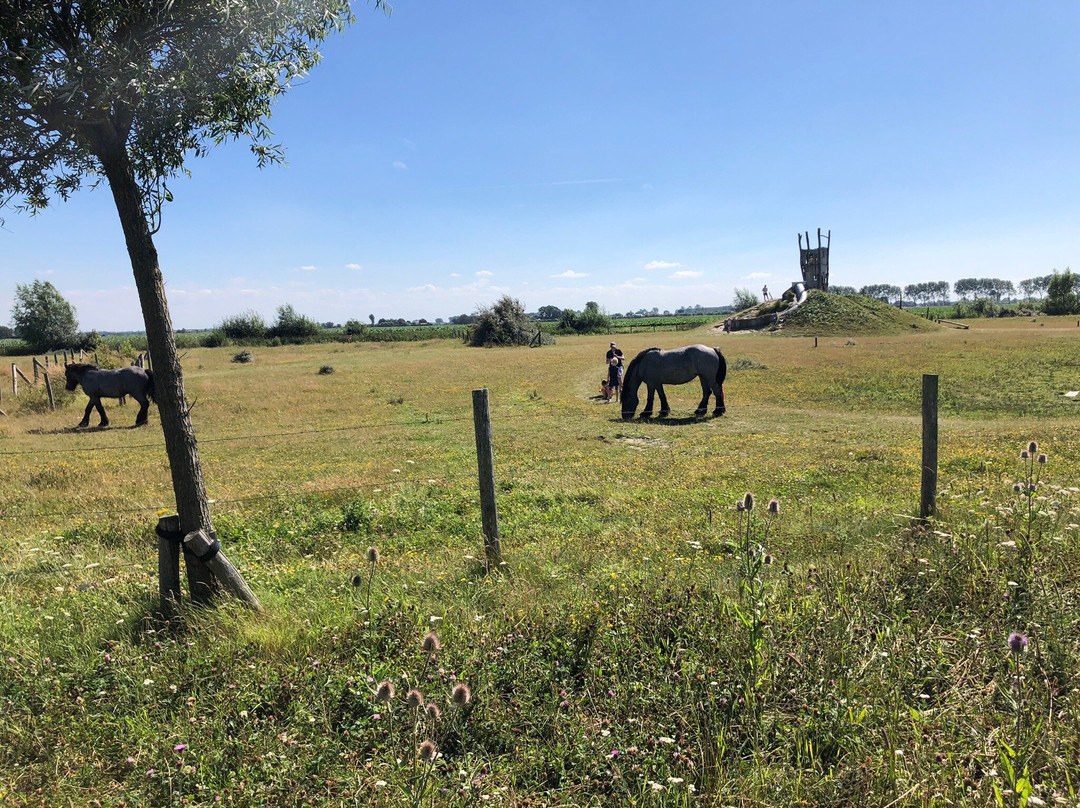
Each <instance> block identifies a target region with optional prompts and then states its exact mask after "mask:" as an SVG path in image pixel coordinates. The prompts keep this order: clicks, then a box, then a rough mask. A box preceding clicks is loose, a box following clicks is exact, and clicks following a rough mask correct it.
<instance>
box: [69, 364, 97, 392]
mask: <svg viewBox="0 0 1080 808" xmlns="http://www.w3.org/2000/svg"><path fill="white" fill-rule="evenodd" d="M96 369H97V365H87V364H79V363H78V362H72V363H71V364H68V365H64V376H65V377H66V378H67V384H65V385H64V387H66V388H67V391H68V392H69V393H73V392H75V388H76V387H78V386H79V382H81V381H82V377H83V376H84V375H85V374H86V372H87V371H88V370H96Z"/></svg>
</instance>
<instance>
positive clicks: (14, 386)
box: [11, 362, 19, 396]
mask: <svg viewBox="0 0 1080 808" xmlns="http://www.w3.org/2000/svg"><path fill="white" fill-rule="evenodd" d="M17 370H18V368H17V367H15V363H14V362H12V363H11V395H13V396H18V395H19V377H18V376H17V375H16V371H17Z"/></svg>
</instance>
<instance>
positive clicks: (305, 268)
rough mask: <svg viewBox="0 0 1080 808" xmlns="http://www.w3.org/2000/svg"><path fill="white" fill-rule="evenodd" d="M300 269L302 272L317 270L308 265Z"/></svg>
mask: <svg viewBox="0 0 1080 808" xmlns="http://www.w3.org/2000/svg"><path fill="white" fill-rule="evenodd" d="M300 269H302V270H304V272H314V271H315V270H316V269H318V267H315V266H311V265H310V264H308V265H307V266H302V267H300Z"/></svg>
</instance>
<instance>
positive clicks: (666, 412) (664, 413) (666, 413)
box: [657, 410, 671, 418]
mask: <svg viewBox="0 0 1080 808" xmlns="http://www.w3.org/2000/svg"><path fill="white" fill-rule="evenodd" d="M669 415H671V412H670V411H669V410H660V414H659V415H658V416H657V417H658V418H667V417H668V416H669Z"/></svg>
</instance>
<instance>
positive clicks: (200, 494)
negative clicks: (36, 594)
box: [96, 142, 221, 603]
mask: <svg viewBox="0 0 1080 808" xmlns="http://www.w3.org/2000/svg"><path fill="white" fill-rule="evenodd" d="M96 145H97V146H98V149H97V156H98V159H99V160H100V161H101V165H102V168H103V169H104V172H105V177H106V178H107V180H108V182H109V188H110V189H111V190H112V195H113V200H114V201H115V203H116V211H117V213H118V214H119V215H120V224H121V225H122V226H123V228H124V237H125V239H126V241H127V249H128V256H129V257H130V258H131V269H132V272H133V273H134V275H135V287H136V289H137V290H138V292H139V303H140V305H141V306H142V312H143V323H144V324H145V326H146V342H147V347H148V349H149V352H150V357H151V362H152V364H153V368H154V400H155V401H156V403H157V405H158V411H159V413H160V415H161V429H162V432H164V433H165V451H166V452H167V454H168V456H169V468H170V469H171V471H172V481H173V493H174V494H175V496H176V509H177V514H178V515H179V517H180V530H181V532H183V533H191V532H193V531H196V530H203V531H206V532H207V533H209V532H210V531H211V530H212V529H213V528H212V524H211V521H210V506H209V504H208V503H207V501H206V489H205V487H204V486H203V476H202V466H201V464H200V463H199V450H198V446H197V444H196V441H195V432H194V430H193V429H192V427H191V418H190V416H189V414H188V405H187V398H186V397H185V395H184V374H183V370H182V369H181V367H180V360H179V358H178V357H177V355H176V338H175V336H174V334H173V328H172V319H171V318H170V317H169V305H168V302H167V301H166V299H165V284H164V281H163V279H162V276H161V269H160V268H159V267H158V257H157V248H156V247H154V239H153V236H152V235H151V233H150V228H149V226H148V225H147V222H146V216H145V214H144V212H143V206H142V190H141V189H140V187H139V184H138V183H137V182H136V180H135V174H134V171H133V169H132V166H131V162H130V161H129V160H128V156H127V152H126V150H125V148H124V144H123V143H122V142H117V143H100V142H99V143H97V144H96ZM184 562H185V566H186V568H187V576H188V587H189V588H190V590H191V599H192V600H193V601H195V602H196V603H208V602H210V601H211V600H212V599H213V597H214V596H215V595H216V594H218V593H219V592H220V591H221V587H220V584H219V583H218V582H217V580H216V579H215V578H214V575H213V573H212V572H211V571H210V569H209V568H208V567H207V566H206V565H205V564H203V563H202V562H201V561H199V560H198V558H196V557H195V555H194V553H191V552H189V551H187V550H186V548H185V553H184Z"/></svg>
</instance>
